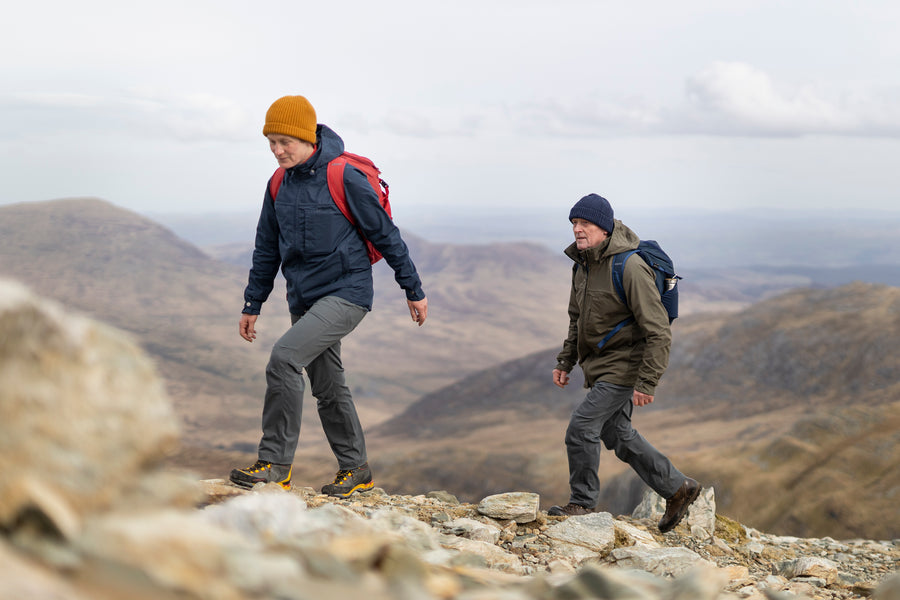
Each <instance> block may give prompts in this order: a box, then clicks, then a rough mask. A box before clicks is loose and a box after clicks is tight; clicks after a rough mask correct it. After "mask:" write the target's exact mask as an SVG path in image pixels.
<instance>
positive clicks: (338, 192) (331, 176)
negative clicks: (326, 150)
mask: <svg viewBox="0 0 900 600" xmlns="http://www.w3.org/2000/svg"><path fill="white" fill-rule="evenodd" d="M346 166H347V159H346V158H344V155H341V156H338V157H337V158H335V159H333V160H332V161H330V162H329V163H328V171H327V179H328V191H329V192H330V193H331V197H332V198H333V199H334V203H335V204H336V205H337V207H338V209H340V211H341V213H343V215H344V216H345V217H347V220H348V221H350V222H351V223H352V224H354V225H356V221H355V220H354V219H353V215H352V214H350V207H349V206H347V191H346V190H345V189H344V167H346Z"/></svg>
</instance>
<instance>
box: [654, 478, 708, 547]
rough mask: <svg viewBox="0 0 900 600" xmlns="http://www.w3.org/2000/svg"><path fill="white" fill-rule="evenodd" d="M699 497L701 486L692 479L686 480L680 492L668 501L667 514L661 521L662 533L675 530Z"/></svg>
mask: <svg viewBox="0 0 900 600" xmlns="http://www.w3.org/2000/svg"><path fill="white" fill-rule="evenodd" d="M699 495H700V484H699V483H697V482H696V481H694V480H693V479H691V478H687V479H685V480H684V483H682V484H681V487H680V488H678V491H677V492H675V493H674V494H673V495H672V497H671V498H669V499H667V500H666V514H664V515H663V517H662V519H660V520H659V531H660V533H666V532H667V531H672V530H673V529H675V526H676V525H678V524H679V523H681V520H682V519H683V518H684V515H686V514H687V512H688V508H690V506H691V504H692V503H693V502H694V500H696V499H697V496H699Z"/></svg>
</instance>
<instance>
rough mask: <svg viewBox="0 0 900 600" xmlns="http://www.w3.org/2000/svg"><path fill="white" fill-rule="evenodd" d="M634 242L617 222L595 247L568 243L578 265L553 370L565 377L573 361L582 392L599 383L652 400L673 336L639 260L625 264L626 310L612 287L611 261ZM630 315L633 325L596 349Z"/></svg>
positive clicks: (632, 235) (652, 282)
mask: <svg viewBox="0 0 900 600" xmlns="http://www.w3.org/2000/svg"><path fill="white" fill-rule="evenodd" d="M639 241H640V239H639V238H638V236H637V234H635V233H634V232H633V231H632V230H631V229H629V228H628V227H626V226H625V225H623V224H622V222H621V221H619V220H616V221H615V227H614V228H613V232H612V235H611V236H610V237H609V239H607V240H606V241H604V242H603V244H601V245H600V246H598V247H596V248H589V249H587V250H585V251H583V252H581V251H579V250H578V249H577V248H576V246H575V244H574V243H573V244H572V245H570V246H569V247H568V248H566V250H565V253H566V255H567V256H568V257H569V258H571V259H572V260H574V261H575V263H576V265H577V266H576V267H575V268H574V269H573V272H572V291H571V295H570V297H569V335H568V337H567V338H566V341H565V342H564V343H563V349H562V352H560V353H559V355H558V356H557V357H556V361H557V366H556V368H557V369H559V370H561V371H565V372H567V373H568V372H570V371H571V370H572V369H573V368H574V366H575V363H576V362H577V363H578V364H580V365H581V369H582V370H583V371H584V379H585V384H584V385H585V387H588V388H590V387H593V385H594V384H595V383H596V382H597V381H604V382H607V383H615V384H618V385H624V386H628V387H633V388H634V389H636V390H637V391H639V392H643V393H645V394H649V395H653V394H654V393H655V390H656V385H657V384H658V383H659V379H660V377H662V374H663V372H664V371H665V370H666V366H667V365H668V364H669V348H670V347H671V345H672V333H671V329H670V328H669V317H668V315H667V314H666V310H665V308H663V305H662V303H661V302H660V300H659V291H658V290H657V288H656V283H655V279H654V275H653V271H652V269H651V268H650V267H649V266H648V265H647V263H645V262H644V261H643V260H641V258H640V257H639V256H632V257H631V258H629V259H628V260H627V261H625V270H624V274H623V287H624V289H625V296H626V298H628V304H627V305H625V304H623V303H622V301H621V300H620V299H619V296H618V294H616V290H615V288H614V287H613V282H612V264H613V256H614V255H615V254H618V253H620V252H625V251H627V250H633V249H635V248H637V246H638V242H639ZM632 315H633V316H634V321H633V322H632V323H630V324H628V325H626V326H625V327H623V328H622V329H621V330H620V331H619V332H618V333H616V334H615V335H614V336H613V337H612V338H610V339H609V340H608V341H607V342H606V344H605V345H604V346H603V348H602V349H601V348H598V344H599V343H600V342H601V341H602V340H603V338H604V337H606V335H607V334H608V333H609V332H610V331H612V330H613V329H614V328H615V326H616V325H618V324H619V323H620V322H622V321H623V320H625V319H627V318H628V317H630V316H632Z"/></svg>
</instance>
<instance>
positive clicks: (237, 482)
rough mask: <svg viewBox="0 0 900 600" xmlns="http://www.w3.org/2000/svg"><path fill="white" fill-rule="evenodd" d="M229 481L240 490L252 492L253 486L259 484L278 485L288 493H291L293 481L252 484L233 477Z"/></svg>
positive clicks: (254, 482) (262, 481) (255, 482)
mask: <svg viewBox="0 0 900 600" xmlns="http://www.w3.org/2000/svg"><path fill="white" fill-rule="evenodd" d="M228 481H230V482H231V483H233V484H234V485H236V486H238V487H239V488H242V489H245V490H252V489H253V486H255V485H256V484H257V483H277V484H278V485H280V486H281V487H282V488H283V489H285V490H286V491H288V492H289V491H291V481H290V480H287V481H274V482H269V481H264V480H260V481H253V482H250V481H242V480H240V479H234V478H233V477H229V478H228Z"/></svg>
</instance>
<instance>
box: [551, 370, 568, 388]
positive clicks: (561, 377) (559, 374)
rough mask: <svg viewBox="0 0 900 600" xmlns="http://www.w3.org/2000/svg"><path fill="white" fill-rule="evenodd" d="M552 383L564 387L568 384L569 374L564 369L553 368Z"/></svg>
mask: <svg viewBox="0 0 900 600" xmlns="http://www.w3.org/2000/svg"><path fill="white" fill-rule="evenodd" d="M553 383H554V384H555V385H556V386H557V387H561V388H564V387H566V386H567V385H569V374H568V373H567V372H566V371H560V370H559V369H553Z"/></svg>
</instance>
